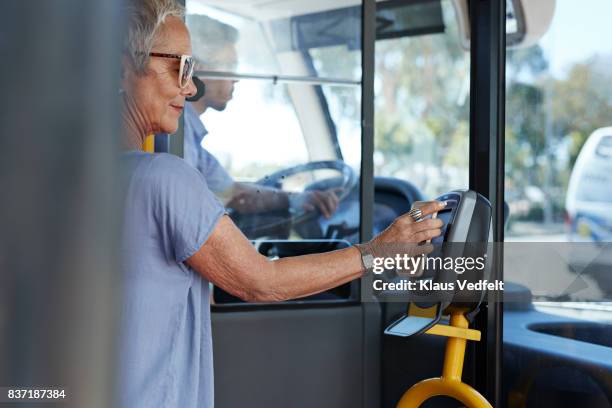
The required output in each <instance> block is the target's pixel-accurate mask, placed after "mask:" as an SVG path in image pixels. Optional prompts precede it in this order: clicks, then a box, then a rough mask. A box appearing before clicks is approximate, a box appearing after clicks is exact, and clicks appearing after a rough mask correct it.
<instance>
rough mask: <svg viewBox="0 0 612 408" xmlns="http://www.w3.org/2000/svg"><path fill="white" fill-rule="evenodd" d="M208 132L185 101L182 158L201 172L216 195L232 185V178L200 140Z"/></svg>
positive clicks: (189, 104)
mask: <svg viewBox="0 0 612 408" xmlns="http://www.w3.org/2000/svg"><path fill="white" fill-rule="evenodd" d="M207 134H208V131H207V130H206V127H204V124H203V123H202V121H201V120H200V116H199V115H198V113H197V112H196V110H195V109H194V108H193V106H192V105H191V103H189V102H187V103H185V127H184V135H185V137H184V140H185V142H184V144H183V146H184V159H185V161H186V162H187V163H189V164H190V165H192V166H193V167H195V168H196V169H198V170H199V171H200V173H202V175H203V176H204V178H205V179H206V183H207V184H208V188H209V189H210V190H211V191H212V192H214V193H215V194H217V195H221V193H223V192H225V191H227V190H228V189H229V188H231V187H232V184H233V183H234V180H233V179H232V176H230V175H229V174H228V173H227V171H225V169H224V168H223V166H221V164H220V163H219V161H218V160H217V159H216V158H215V156H213V155H212V154H211V153H210V152H209V151H208V150H206V149H204V148H203V147H202V140H203V139H204V136H206V135H207Z"/></svg>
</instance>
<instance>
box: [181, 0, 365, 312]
mask: <svg viewBox="0 0 612 408" xmlns="http://www.w3.org/2000/svg"><path fill="white" fill-rule="evenodd" d="M336 3H337V4H336ZM186 9H187V17H186V22H187V25H188V27H189V29H190V32H191V36H192V43H193V54H194V57H195V59H196V67H195V70H196V72H195V76H197V77H198V78H199V79H200V80H201V81H202V82H203V83H204V85H205V93H204V96H203V97H202V98H201V100H200V101H197V102H193V103H192V106H194V107H196V108H198V110H197V112H196V116H197V118H196V119H198V120H199V121H200V122H201V123H202V124H203V126H204V127H205V129H206V132H207V133H206V136H205V137H204V138H203V139H199V140H196V142H197V143H198V144H199V146H198V147H202V148H204V149H205V150H206V151H207V154H209V155H212V156H213V157H214V158H215V161H216V162H217V163H218V165H220V166H221V167H222V169H223V170H222V172H224V173H227V174H228V176H229V177H230V178H231V179H232V180H233V186H234V189H233V190H231V189H230V190H229V192H228V190H222V191H220V192H218V195H219V197H220V198H221V199H223V200H224V202H225V204H226V207H227V208H228V211H229V213H230V216H231V217H232V219H233V220H234V222H235V223H236V225H237V226H238V227H239V228H240V229H241V230H242V231H243V233H244V234H245V235H246V236H247V237H248V238H250V239H251V240H253V241H254V243H255V245H256V246H257V248H258V249H259V250H260V252H261V253H262V254H265V255H267V256H269V257H270V258H274V257H283V256H289V255H300V254H307V253H312V252H321V251H327V250H333V249H338V248H342V247H345V246H347V245H350V244H351V243H356V242H358V240H359V213H360V207H359V169H360V163H361V121H360V117H361V100H360V98H361V83H360V81H361V7H360V6H351V7H346V6H345V5H343V4H342V2H326V3H325V4H322V3H321V4H312V5H308V4H305V3H304V4H303V3H300V4H298V3H291V4H289V3H287V4H285V3H283V4H280V3H279V4H276V5H274V4H270V5H258V6H257V7H250V6H249V5H247V4H238V3H236V4H234V3H228V2H219V1H213V0H211V1H202V0H188V1H187V2H186ZM332 22H333V23H334V24H333V30H332V31H329V30H326V29H323V28H325V27H327V26H328V25H329V24H330V23H332ZM222 99H223V100H222ZM219 100H222V101H219ZM186 116H187V114H186ZM185 123H186V125H187V124H188V119H185ZM196 126H199V125H197V124H196ZM185 129H187V130H186V132H185V135H184V138H185V146H186V147H187V143H189V138H190V135H188V134H187V133H188V132H189V129H188V126H186V127H185ZM200 140H201V142H200ZM186 151H187V148H186ZM205 177H206V175H205ZM226 178H227V177H226ZM209 185H210V183H209ZM236 186H238V187H236ZM244 186H247V187H248V188H249V189H250V190H249V191H253V189H255V194H254V195H255V197H257V199H259V197H261V196H269V195H270V192H271V191H273V198H274V200H276V201H275V203H280V204H278V205H269V201H266V200H267V199H261V200H260V201H261V202H262V203H263V204H261V205H257V206H254V205H252V204H251V203H252V202H251V201H249V198H248V197H247V198H244V197H245V195H244V194H242V195H241V194H239V193H235V191H238V188H243V187H244ZM320 194H325V195H326V197H327V198H324V199H320ZM330 196H333V199H334V200H335V202H336V204H335V206H334V208H333V209H330V208H328V204H325V202H329V197H330ZM241 200H242V201H241ZM241 203H243V204H241ZM322 203H323V204H322ZM349 286H350V285H345V287H344V289H341V290H336V291H335V292H334V291H332V292H333V293H331V294H329V293H328V294H323V295H318V297H317V299H319V300H320V299H337V298H338V297H340V298H347V297H348V296H349V295H350V293H349V292H350V291H349V290H348V288H349ZM321 296H322V297H321ZM217 300H218V299H217ZM230 300H231V302H234V301H235V300H236V299H230ZM228 302H229V301H228Z"/></svg>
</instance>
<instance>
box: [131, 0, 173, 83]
mask: <svg viewBox="0 0 612 408" xmlns="http://www.w3.org/2000/svg"><path fill="white" fill-rule="evenodd" d="M125 11H126V17H127V22H128V32H127V36H126V39H125V42H124V44H123V46H124V49H125V50H126V51H127V52H128V53H129V54H130V56H131V57H132V61H134V66H135V70H136V72H137V73H139V74H142V73H144V72H145V68H146V66H147V64H148V63H149V53H150V52H151V49H152V48H153V45H154V43H155V37H156V35H157V31H158V30H159V27H160V26H161V25H162V24H163V23H164V21H165V20H166V18H167V17H170V16H172V17H178V18H183V16H184V15H185V10H184V9H183V7H182V6H181V5H179V4H178V3H177V2H176V0H127V1H126V5H125Z"/></svg>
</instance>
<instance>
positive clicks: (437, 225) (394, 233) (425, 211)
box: [370, 201, 446, 245]
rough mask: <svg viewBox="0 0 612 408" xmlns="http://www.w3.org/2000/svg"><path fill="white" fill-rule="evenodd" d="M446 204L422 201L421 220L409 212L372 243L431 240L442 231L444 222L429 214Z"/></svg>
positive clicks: (397, 219) (371, 242)
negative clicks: (415, 218)
mask: <svg viewBox="0 0 612 408" xmlns="http://www.w3.org/2000/svg"><path fill="white" fill-rule="evenodd" d="M445 206H446V204H445V203H443V202H440V201H425V202H422V203H420V205H419V207H418V208H419V209H420V210H421V214H422V215H421V220H420V221H415V220H414V219H412V217H411V216H410V215H408V213H406V214H404V215H402V216H400V217H398V218H396V219H395V221H393V224H391V225H390V226H389V227H388V228H387V229H386V230H384V231H383V232H381V233H380V234H379V235H378V236H376V237H375V238H374V239H372V241H370V244H371V245H384V244H404V243H413V244H418V243H421V242H425V241H429V240H431V239H432V238H435V237H437V236H439V235H440V234H441V233H442V230H441V228H442V226H443V225H444V223H443V222H442V221H441V220H439V219H437V218H427V219H425V218H426V217H427V216H429V215H432V214H434V213H437V212H438V211H440V210H442V209H443V208H444V207H445Z"/></svg>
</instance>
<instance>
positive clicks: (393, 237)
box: [357, 201, 446, 277]
mask: <svg viewBox="0 0 612 408" xmlns="http://www.w3.org/2000/svg"><path fill="white" fill-rule="evenodd" d="M445 206H446V204H445V203H442V202H439V201H424V202H418V205H417V206H415V205H413V208H418V209H419V210H421V218H420V219H419V220H414V219H413V218H412V217H411V216H410V215H409V214H408V213H406V214H404V215H402V216H401V217H398V218H397V219H396V220H395V221H394V222H393V224H391V225H390V226H389V227H388V228H387V229H386V230H384V231H383V232H382V233H380V234H379V235H378V236H376V237H374V239H372V240H371V241H370V242H368V243H365V244H361V245H357V247H358V248H359V250H360V251H361V253H362V254H369V255H371V256H372V257H373V258H375V259H376V258H397V257H398V256H399V257H400V258H401V259H403V258H404V257H405V256H408V257H411V258H413V257H417V256H421V255H423V254H429V253H430V252H432V251H433V245H431V244H430V243H429V242H430V240H431V239H432V238H435V237H437V236H439V235H440V234H441V233H442V231H441V228H442V226H443V225H444V223H443V222H442V220H439V219H437V218H434V217H428V216H430V215H433V214H435V213H437V212H438V211H440V210H442V209H443V208H444V207H445ZM396 272H397V273H398V274H400V275H403V274H408V275H409V276H413V277H418V276H420V275H421V273H422V270H420V269H419V270H404V273H400V272H399V271H396Z"/></svg>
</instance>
